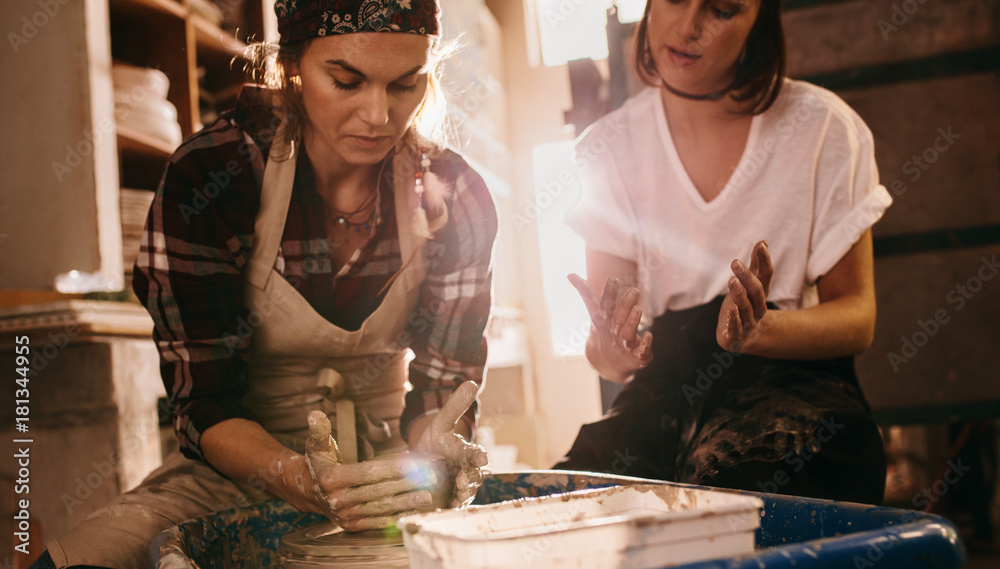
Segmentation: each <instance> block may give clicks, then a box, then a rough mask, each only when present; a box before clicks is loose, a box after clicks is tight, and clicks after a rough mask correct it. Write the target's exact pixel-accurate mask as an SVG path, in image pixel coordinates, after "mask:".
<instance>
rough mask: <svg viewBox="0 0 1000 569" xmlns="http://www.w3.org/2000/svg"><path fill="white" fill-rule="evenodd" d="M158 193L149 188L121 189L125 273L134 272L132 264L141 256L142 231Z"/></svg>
mask: <svg viewBox="0 0 1000 569" xmlns="http://www.w3.org/2000/svg"><path fill="white" fill-rule="evenodd" d="M155 195H156V194H155V193H154V192H151V191H149V190H134V189H131V188H122V189H121V208H122V255H123V259H122V264H123V266H124V267H125V274H126V275H130V274H131V273H132V266H133V265H135V260H136V258H137V257H138V256H139V246H140V244H141V243H142V231H143V228H144V226H145V225H146V216H147V215H148V214H149V208H150V206H151V205H152V204H153V196H155Z"/></svg>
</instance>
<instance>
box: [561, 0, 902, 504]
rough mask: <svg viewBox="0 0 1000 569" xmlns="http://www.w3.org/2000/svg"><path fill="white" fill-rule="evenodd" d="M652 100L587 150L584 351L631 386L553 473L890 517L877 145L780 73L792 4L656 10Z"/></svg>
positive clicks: (596, 136)
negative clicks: (860, 506)
mask: <svg viewBox="0 0 1000 569" xmlns="http://www.w3.org/2000/svg"><path fill="white" fill-rule="evenodd" d="M635 45H636V46H637V49H636V52H635V63H636V68H637V72H638V74H639V76H640V77H641V79H642V80H643V81H644V82H645V83H646V84H647V85H648V86H649V88H647V89H645V90H644V91H642V92H640V93H639V94H637V95H636V96H634V97H633V98H631V99H630V100H629V101H627V102H626V103H625V105H624V106H622V108H620V109H618V110H616V111H614V112H613V113H611V114H609V115H607V116H606V117H604V118H602V119H601V120H600V121H598V122H597V123H596V124H594V125H593V126H591V127H590V128H589V129H588V130H587V131H586V132H585V133H584V134H583V135H582V136H581V137H580V140H579V141H578V143H577V147H576V150H577V165H578V167H579V172H580V177H581V180H582V182H583V187H584V197H583V200H582V201H581V203H580V204H579V205H578V206H577V208H576V209H574V210H573V211H572V212H571V213H570V215H569V216H568V218H567V223H569V225H570V226H571V227H572V228H573V229H574V230H575V231H576V232H577V233H579V234H580V235H581V236H582V237H583V238H584V240H585V242H586V246H587V275H588V280H587V281H584V280H583V279H581V278H579V277H577V276H576V275H571V277H570V280H571V281H572V282H573V284H574V285H575V286H576V287H577V289H578V290H579V291H580V293H581V295H582V296H583V298H584V300H585V302H586V303H587V306H588V309H589V311H590V314H591V319H592V321H593V326H592V328H591V332H590V336H589V338H588V341H587V347H586V353H587V358H588V359H589V360H590V362H591V364H592V365H593V366H594V367H595V368H596V369H597V370H598V371H599V372H600V374H601V376H602V377H604V378H606V379H608V380H611V381H617V382H625V386H624V388H623V390H622V392H621V393H620V394H619V396H618V397H617V398H616V400H615V402H614V405H613V407H612V409H611V411H610V412H609V414H608V415H606V416H605V417H604V418H602V419H601V420H600V421H597V422H595V423H591V424H588V425H584V426H583V427H582V428H581V431H580V434H579V435H578V437H577V440H576V442H575V443H574V445H573V448H572V449H571V450H570V452H569V453H568V454H567V456H566V457H565V458H564V459H563V460H562V461H561V462H560V463H559V465H558V467H560V468H566V469H579V470H597V471H605V472H613V473H616V474H628V475H633V476H645V477H655V478H663V479H668V480H677V481H682V482H692V483H699V484H708V485H715V486H723V487H733V488H743V489H749V490H757V491H768V492H779V493H785V494H796V495H808V496H815V497H821V498H835V499H844V500H852V501H859V502H868V503H878V502H881V500H882V493H883V489H884V483H885V456H884V453H883V450H882V441H881V437H880V435H879V432H878V429H877V428H876V427H875V425H874V424H873V423H872V421H871V419H870V416H869V415H870V410H869V407H868V404H867V402H866V401H865V398H864V395H863V394H862V392H861V389H860V387H859V385H858V381H857V377H856V376H855V373H854V361H853V356H854V355H855V354H858V353H860V352H861V351H863V350H865V349H866V348H867V347H868V346H869V345H870V344H871V341H872V336H873V333H874V327H875V292H874V284H873V262H872V239H871V231H870V228H871V226H872V225H873V224H874V223H875V222H876V221H877V220H878V219H879V218H880V217H881V216H882V214H883V212H884V211H885V209H886V208H887V207H888V206H889V205H890V204H891V201H892V200H891V198H890V196H889V194H888V192H887V191H886V190H885V188H884V187H883V186H881V185H879V182H878V172H877V169H876V167H875V159H874V152H873V147H872V137H871V132H870V131H869V130H868V128H867V127H866V126H865V124H864V122H863V121H862V120H861V119H860V118H859V117H858V116H857V114H856V113H854V111H853V110H851V109H850V108H849V107H848V106H847V105H846V104H845V103H844V102H843V101H842V100H841V99H839V98H838V97H837V96H836V95H834V94H833V93H831V92H829V91H827V90H825V89H822V88H820V87H816V86H814V85H810V84H808V83H804V82H800V81H792V80H789V79H787V78H785V77H784V76H783V75H784V66H785V63H784V58H785V51H784V39H783V34H782V30H781V19H780V2H779V1H778V0H742V1H739V0H649V1H648V3H647V5H646V10H645V14H644V16H643V19H642V20H641V22H640V23H639V26H638V29H637V34H636V42H635Z"/></svg>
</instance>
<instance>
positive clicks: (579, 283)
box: [568, 274, 606, 328]
mask: <svg viewBox="0 0 1000 569" xmlns="http://www.w3.org/2000/svg"><path fill="white" fill-rule="evenodd" d="M568 278H569V282H570V284H572V285H573V288H575V289H576V292H578V293H580V298H582V299H583V305H584V306H586V307H587V313H588V314H590V321H591V322H593V323H594V325H595V326H597V327H598V328H600V327H601V326H603V325H604V322H605V320H606V318H605V317H604V314H602V313H601V303H600V302H599V301H598V300H597V297H596V296H594V291H593V290H591V288H590V285H589V284H588V283H587V281H585V280H583V278H582V277H581V276H580V275H577V274H570V275H569V276H568Z"/></svg>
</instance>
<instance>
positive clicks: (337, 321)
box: [35, 0, 497, 569]
mask: <svg viewBox="0 0 1000 569" xmlns="http://www.w3.org/2000/svg"><path fill="white" fill-rule="evenodd" d="M275 12H276V14H277V16H278V31H279V33H280V41H279V45H278V46H277V49H276V54H275V53H272V52H273V51H274V50H273V49H271V50H270V52H269V50H268V48H267V47H264V46H258V47H257V55H258V56H259V59H260V60H263V59H264V58H265V56H270V55H273V56H274V63H275V65H274V67H273V70H271V71H269V73H268V76H267V80H268V84H269V87H268V88H264V87H261V86H249V85H248V86H247V87H245V88H244V90H243V92H242V93H241V96H240V98H239V101H238V103H237V105H236V108H235V109H234V110H232V111H229V112H227V113H224V114H223V116H222V117H221V118H220V119H219V120H218V121H216V122H215V123H214V124H212V125H209V126H208V127H206V128H205V129H204V130H202V131H200V132H198V133H196V134H195V135H193V136H192V137H190V138H189V139H188V140H186V141H185V142H184V143H183V144H182V145H181V147H180V148H179V149H178V150H177V152H176V153H175V154H174V155H173V157H172V158H171V160H170V163H169V165H168V167H167V171H166V174H165V175H164V177H163V181H162V183H161V186H160V188H159V190H158V191H157V193H156V197H155V199H154V202H153V206H152V208H151V210H150V214H149V217H148V220H147V226H146V231H145V236H144V239H143V243H142V249H141V253H140V256H139V259H138V261H137V263H136V267H135V277H134V285H133V286H134V289H135V292H136V294H137V296H138V297H139V299H140V300H141V301H142V302H143V303H144V305H145V306H146V308H147V309H148V310H149V313H150V315H151V316H152V317H153V320H154V323H155V331H154V340H155V341H156V344H157V346H158V348H159V351H160V356H161V374H162V376H163V381H164V384H165V386H166V389H167V392H168V394H169V400H170V404H171V408H172V413H173V423H174V427H175V431H176V434H177V436H178V438H179V440H180V451H179V452H178V453H175V454H174V455H172V456H170V457H168V458H167V459H166V460H165V462H164V465H163V466H162V467H161V468H160V469H159V470H157V471H156V472H154V473H153V474H151V475H150V476H149V477H148V478H147V479H146V480H145V481H144V482H143V483H142V484H141V485H140V486H139V487H138V488H136V489H135V490H133V491H131V492H128V493H126V494H124V495H122V496H120V497H119V498H118V499H117V500H115V501H114V502H113V503H112V504H111V505H110V506H108V507H107V508H105V509H103V510H101V511H99V512H96V513H95V514H94V515H92V516H91V517H90V518H88V520H87V521H85V522H84V523H83V524H81V525H80V526H78V527H77V528H75V529H74V530H71V531H70V532H69V533H68V534H67V535H65V536H62V537H60V538H58V539H56V540H54V541H52V542H50V543H49V544H48V550H47V552H46V554H45V555H43V557H42V558H41V559H40V560H39V561H38V562H36V565H35V566H36V567H52V566H53V565H54V566H55V567H59V568H60V569H61V568H64V567H69V566H96V567H111V568H116V569H118V568H121V569H124V568H128V567H145V566H146V565H147V563H148V559H149V555H151V552H150V543H151V541H152V540H153V539H154V537H155V536H156V535H157V534H159V533H160V532H161V531H163V530H165V529H167V528H169V527H172V526H174V525H176V524H178V523H180V522H183V521H185V520H189V519H191V518H193V517H196V516H199V515H203V514H207V513H211V512H215V511H220V510H224V509H228V508H231V507H234V506H246V505H249V504H252V503H257V502H260V501H264V500H267V499H271V498H274V497H278V498H282V499H284V500H286V501H287V502H288V503H290V504H291V505H292V506H294V507H296V508H298V509H299V510H302V511H304V512H318V513H322V514H325V515H326V516H328V517H329V518H330V519H331V520H333V521H334V522H335V523H337V524H339V525H340V526H342V527H344V528H345V529H348V530H364V529H373V528H384V527H388V526H391V525H393V524H394V523H395V520H396V519H397V518H398V517H400V516H401V515H403V514H405V513H409V512H414V511H423V510H429V509H433V508H434V507H442V506H448V505H451V506H461V505H464V504H466V503H468V502H469V501H470V500H471V498H472V496H473V494H474V493H475V490H476V488H477V485H478V484H479V483H480V481H481V472H480V470H479V467H481V466H483V465H484V464H485V462H486V456H485V453H484V452H483V450H482V448H481V447H479V446H478V445H474V444H471V443H470V442H469V440H471V435H472V433H473V429H474V427H475V425H476V420H477V407H476V402H475V400H476V396H477V393H478V384H481V381H482V378H483V367H484V365H485V361H486V341H485V336H484V330H485V327H486V323H487V319H488V317H489V312H490V305H491V280H492V264H491V259H492V247H493V242H494V238H495V235H496V230H497V220H496V212H495V207H494V204H493V201H492V199H491V196H490V194H489V192H488V190H487V188H486V187H485V185H484V183H483V181H482V179H481V178H480V177H479V176H478V175H477V174H476V173H475V172H474V171H473V170H472V169H471V168H470V167H469V166H468V165H467V164H466V163H465V161H464V160H463V159H462V158H461V157H460V156H458V155H457V154H455V153H453V152H451V151H449V150H447V149H445V148H444V146H443V143H442V136H441V135H442V133H443V132H444V131H443V125H444V118H445V114H444V105H443V103H444V100H443V98H442V94H441V92H440V90H439V87H438V81H439V77H438V73H439V66H438V64H439V62H440V59H441V57H442V46H441V44H440V38H439V18H440V11H439V9H438V6H437V4H436V2H435V0H408V1H407V2H399V1H397V0H322V1H309V2H306V1H296V0H278V1H277V2H276V4H275ZM260 68H261V69H263V68H264V66H263V64H262V65H261V66H260ZM409 350H412V353H413V354H414V356H415V357H413V359H412V361H411V360H409V359H408V357H407V353H408V351H409ZM407 381H409V383H410V385H411V386H412V389H410V390H407V389H406V382H407ZM344 398H346V399H349V400H350V401H351V402H352V403H353V406H354V407H355V409H356V417H352V418H350V420H351V421H352V422H354V423H355V424H356V427H357V435H358V436H357V441H350V442H351V443H354V442H356V445H354V444H352V445H351V446H356V447H357V453H358V458H359V462H358V463H356V464H346V463H342V462H343V461H342V460H341V458H342V457H341V456H340V455H339V453H338V449H337V446H336V443H335V441H334V439H333V438H331V434H333V435H336V433H334V432H332V428H331V422H332V420H333V419H337V418H336V417H335V410H336V409H337V408H339V407H338V400H341V399H344ZM328 417H329V418H328ZM341 419H342V418H341ZM337 422H340V421H337ZM342 442H347V441H342ZM375 458H377V459H378V460H372V459H375ZM442 463H443V466H442ZM154 549H155V548H154ZM152 554H153V555H155V552H152Z"/></svg>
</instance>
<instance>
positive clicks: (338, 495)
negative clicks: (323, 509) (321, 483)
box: [328, 463, 423, 508]
mask: <svg viewBox="0 0 1000 569" xmlns="http://www.w3.org/2000/svg"><path fill="white" fill-rule="evenodd" d="M362 464H364V463H362ZM422 489H423V488H421V484H420V482H419V481H417V480H414V479H411V478H398V479H394V480H384V481H381V482H375V483H373V484H363V485H357V486H350V487H347V488H343V487H341V488H339V489H336V490H333V491H330V492H328V494H329V497H330V506H331V507H336V508H349V507H351V506H356V505H358V504H364V503H367V502H374V501H377V500H382V499H384V498H388V497H390V496H395V495H397V494H402V493H404V492H413V491H419V490H422Z"/></svg>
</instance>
